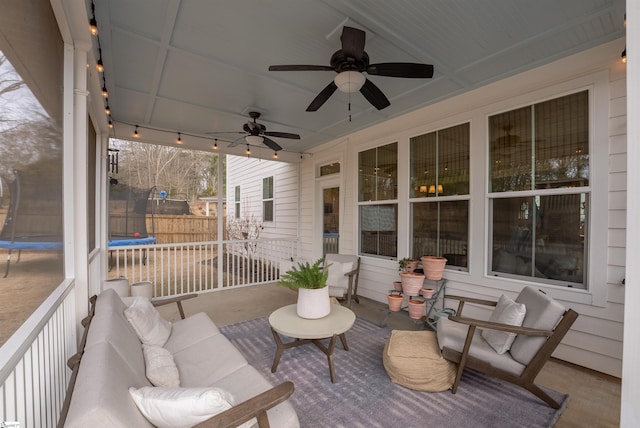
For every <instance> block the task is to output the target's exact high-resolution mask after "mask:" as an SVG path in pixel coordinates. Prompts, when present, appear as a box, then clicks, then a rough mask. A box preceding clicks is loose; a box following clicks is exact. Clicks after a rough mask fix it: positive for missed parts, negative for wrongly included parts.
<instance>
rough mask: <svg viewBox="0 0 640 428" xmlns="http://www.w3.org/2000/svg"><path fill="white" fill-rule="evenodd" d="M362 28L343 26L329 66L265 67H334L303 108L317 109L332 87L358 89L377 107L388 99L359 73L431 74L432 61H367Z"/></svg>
mask: <svg viewBox="0 0 640 428" xmlns="http://www.w3.org/2000/svg"><path fill="white" fill-rule="evenodd" d="M365 36H366V34H365V32H364V31H362V30H359V29H357V28H352V27H344V28H343V29H342V35H341V36H340V41H341V43H342V49H340V50H338V51H336V52H335V53H334V54H333V55H332V56H331V61H330V64H331V65H330V66H326V65H272V66H270V67H269V71H335V72H336V73H338V74H337V75H336V77H335V79H334V80H333V81H332V82H331V83H329V84H328V85H327V86H326V87H325V88H324V89H323V90H322V91H321V92H320V93H319V94H318V96H316V97H315V99H314V100H313V101H312V102H311V104H309V107H307V111H316V110H318V109H319V108H320V107H321V106H322V105H323V104H324V103H325V102H326V101H327V100H328V99H329V97H331V95H333V93H334V92H335V91H336V89H340V91H342V92H347V93H352V92H357V91H360V93H361V94H362V95H363V96H364V97H365V98H366V99H367V100H368V101H369V102H370V103H371V104H372V105H373V106H374V107H375V108H377V109H378V110H382V109H383V108H385V107H388V106H389V105H390V104H391V103H390V102H389V100H388V99H387V97H386V96H385V95H384V94H383V93H382V91H381V90H380V89H379V88H378V87H377V86H376V85H374V84H373V82H371V81H370V80H369V79H367V78H366V77H365V76H364V74H363V73H365V72H366V73H368V74H371V75H374V76H388V77H408V78H431V77H433V65H431V64H416V63H411V62H384V63H378V64H369V55H368V54H367V53H366V52H365V50H364V44H365V38H366V37H365Z"/></svg>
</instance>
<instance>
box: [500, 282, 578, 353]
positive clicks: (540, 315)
mask: <svg viewBox="0 0 640 428" xmlns="http://www.w3.org/2000/svg"><path fill="white" fill-rule="evenodd" d="M516 302H518V303H524V305H525V306H526V307H527V314H526V315H525V317H524V321H523V322H522V326H523V327H529V328H538V329H542V330H553V329H554V328H555V326H556V324H558V321H560V319H561V318H562V315H563V314H564V313H565V311H566V309H565V308H564V307H563V306H562V305H561V304H560V303H558V302H556V301H555V300H553V299H552V298H551V297H549V296H547V295H546V294H544V293H542V292H541V291H539V290H536V289H535V288H533V287H530V286H527V287H525V288H523V289H522V291H521V292H520V294H519V295H518V298H516ZM546 340H547V338H546V337H531V336H525V335H522V334H519V335H518V336H517V337H516V340H514V341H513V344H512V345H511V351H510V352H511V355H512V356H513V358H514V359H516V360H517V361H519V362H521V363H522V364H524V365H527V364H529V363H530V362H531V360H532V359H533V357H534V356H535V355H536V353H537V352H538V350H539V349H540V347H542V345H544V342H545V341H546Z"/></svg>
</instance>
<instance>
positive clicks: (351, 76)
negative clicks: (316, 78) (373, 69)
mask: <svg viewBox="0 0 640 428" xmlns="http://www.w3.org/2000/svg"><path fill="white" fill-rule="evenodd" d="M366 80H367V78H366V77H364V74H362V73H360V72H359V71H353V70H347V71H343V72H341V73H338V74H337V75H336V77H335V78H334V79H333V82H334V83H335V84H336V86H337V87H338V89H339V90H340V92H345V93H347V94H350V93H353V92H358V91H359V90H360V88H362V85H364V82H366Z"/></svg>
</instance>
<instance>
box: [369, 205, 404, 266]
mask: <svg viewBox="0 0 640 428" xmlns="http://www.w3.org/2000/svg"><path fill="white" fill-rule="evenodd" d="M397 242H398V206H397V205H395V204H387V205H361V206H360V253H361V254H372V255H377V256H389V257H396V254H397V244H396V243H397Z"/></svg>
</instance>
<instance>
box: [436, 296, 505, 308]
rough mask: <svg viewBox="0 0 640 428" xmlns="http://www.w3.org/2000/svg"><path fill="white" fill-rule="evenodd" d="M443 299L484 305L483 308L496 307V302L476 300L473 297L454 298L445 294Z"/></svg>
mask: <svg viewBox="0 0 640 428" xmlns="http://www.w3.org/2000/svg"><path fill="white" fill-rule="evenodd" d="M444 298H445V299H452V300H457V301H459V302H467V303H476V304H478V305H485V306H496V305H497V304H498V302H495V301H493V300H484V299H476V298H474V297H465V296H456V295H453V294H445V295H444Z"/></svg>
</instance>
